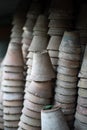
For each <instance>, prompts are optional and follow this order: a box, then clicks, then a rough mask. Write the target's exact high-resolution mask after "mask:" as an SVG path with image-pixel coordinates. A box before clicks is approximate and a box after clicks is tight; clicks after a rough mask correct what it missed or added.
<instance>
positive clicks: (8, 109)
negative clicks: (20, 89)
mask: <svg viewBox="0 0 87 130" xmlns="http://www.w3.org/2000/svg"><path fill="white" fill-rule="evenodd" d="M21 110H22V107H15V108H14V107H4V111H3V112H4V113H5V114H19V113H20V114H21Z"/></svg>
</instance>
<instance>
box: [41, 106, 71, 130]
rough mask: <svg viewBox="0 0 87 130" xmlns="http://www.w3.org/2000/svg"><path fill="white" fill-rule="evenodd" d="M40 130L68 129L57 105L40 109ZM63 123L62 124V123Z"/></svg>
mask: <svg viewBox="0 0 87 130" xmlns="http://www.w3.org/2000/svg"><path fill="white" fill-rule="evenodd" d="M41 124H42V130H46V129H47V130H57V129H58V130H65V129H66V130H69V128H68V125H67V123H66V121H65V118H64V115H63V113H62V111H61V110H60V108H59V107H56V108H55V107H54V108H52V109H49V110H42V111H41ZM62 124H63V125H62Z"/></svg>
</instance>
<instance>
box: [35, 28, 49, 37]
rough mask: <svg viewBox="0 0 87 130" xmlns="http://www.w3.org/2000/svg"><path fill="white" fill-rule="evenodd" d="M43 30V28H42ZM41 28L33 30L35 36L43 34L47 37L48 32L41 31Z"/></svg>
mask: <svg viewBox="0 0 87 130" xmlns="http://www.w3.org/2000/svg"><path fill="white" fill-rule="evenodd" d="M40 30H41V29H40ZM40 30H36V31H34V32H33V36H43V37H47V33H46V32H43V31H40Z"/></svg>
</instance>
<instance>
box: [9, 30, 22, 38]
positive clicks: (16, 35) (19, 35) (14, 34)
mask: <svg viewBox="0 0 87 130" xmlns="http://www.w3.org/2000/svg"><path fill="white" fill-rule="evenodd" d="M21 35H22V30H20V32H12V34H11V35H10V38H15V37H18V38H20V37H21Z"/></svg>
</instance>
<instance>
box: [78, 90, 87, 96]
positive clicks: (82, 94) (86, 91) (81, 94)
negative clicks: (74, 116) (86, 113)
mask: <svg viewBox="0 0 87 130" xmlns="http://www.w3.org/2000/svg"><path fill="white" fill-rule="evenodd" d="M78 95H79V96H80V97H83V98H87V89H82V88H79V90H78Z"/></svg>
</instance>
